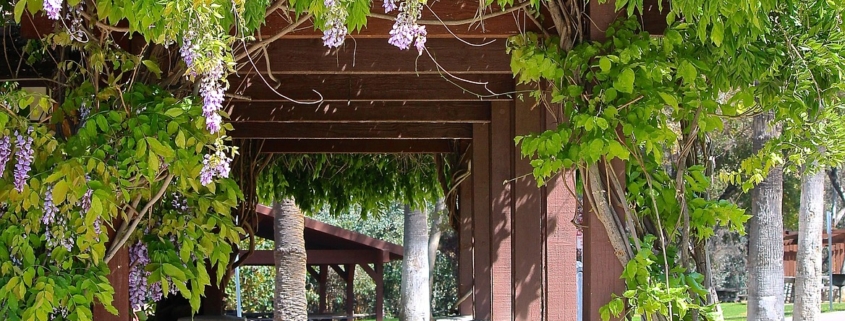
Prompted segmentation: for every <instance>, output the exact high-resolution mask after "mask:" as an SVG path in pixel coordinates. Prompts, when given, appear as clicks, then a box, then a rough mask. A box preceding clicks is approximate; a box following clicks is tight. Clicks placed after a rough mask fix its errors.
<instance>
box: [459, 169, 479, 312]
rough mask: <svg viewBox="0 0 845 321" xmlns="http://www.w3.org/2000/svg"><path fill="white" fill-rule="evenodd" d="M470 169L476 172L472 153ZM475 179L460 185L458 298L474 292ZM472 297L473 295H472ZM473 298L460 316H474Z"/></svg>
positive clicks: (466, 301)
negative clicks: (473, 190)
mask: <svg viewBox="0 0 845 321" xmlns="http://www.w3.org/2000/svg"><path fill="white" fill-rule="evenodd" d="M467 157H469V159H470V160H469V162H470V166H471V167H470V168H471V169H472V170H474V168H475V164H474V162H473V161H472V153H469V155H468V156H467ZM472 181H473V177H472V176H470V178H469V179H467V180H465V181H464V182H463V183H461V185H460V187H459V188H460V191H459V194H458V197H459V202H458V209H459V211H458V212H459V215H460V221H459V222H458V225H459V233H458V242H459V248H458V260H459V262H458V282H459V283H458V298H459V299H460V298H463V297H465V295H466V294H467V293H469V292H471V291H472V287H473V286H472V284H473V273H474V272H473V259H472V256H473V246H472V224H473V222H472V213H473V207H472V202H473V198H472V195H473V192H472V188H473V187H472ZM470 295H472V294H470ZM472 301H473V300H472V298H467V299H464V300H463V301H462V302H460V304H459V305H458V314H460V315H472Z"/></svg>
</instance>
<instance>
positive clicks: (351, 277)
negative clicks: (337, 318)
mask: <svg viewBox="0 0 845 321" xmlns="http://www.w3.org/2000/svg"><path fill="white" fill-rule="evenodd" d="M344 268H345V269H346V315H347V316H348V318H347V319H346V320H347V321H354V320H355V318H354V317H353V316H354V314H355V265H354V264H346V265H344Z"/></svg>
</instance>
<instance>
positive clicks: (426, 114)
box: [228, 101, 490, 123]
mask: <svg viewBox="0 0 845 321" xmlns="http://www.w3.org/2000/svg"><path fill="white" fill-rule="evenodd" d="M228 109H229V110H230V111H229V115H230V116H231V119H232V122H249V123H256V122H275V123H299V122H320V123H383V122H393V123H489V122H490V105H489V103H488V102H482V101H478V102H444V103H430V102H407V103H406V102H353V103H344V102H337V103H323V104H320V105H296V104H291V103H286V104H285V103H272V102H255V103H253V102H243V103H236V104H231V105H230V106H229V108H228Z"/></svg>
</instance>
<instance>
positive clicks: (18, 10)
mask: <svg viewBox="0 0 845 321" xmlns="http://www.w3.org/2000/svg"><path fill="white" fill-rule="evenodd" d="M25 9H26V0H18V3H16V4H15V22H17V23H21V16H23V11H24V10H25Z"/></svg>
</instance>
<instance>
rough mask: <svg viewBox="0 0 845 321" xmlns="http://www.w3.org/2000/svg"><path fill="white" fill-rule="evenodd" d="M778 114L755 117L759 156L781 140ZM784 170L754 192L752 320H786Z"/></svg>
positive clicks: (750, 235) (750, 232)
mask: <svg viewBox="0 0 845 321" xmlns="http://www.w3.org/2000/svg"><path fill="white" fill-rule="evenodd" d="M773 121H774V112H771V111H770V112H766V113H763V114H760V115H757V116H754V123H753V131H754V133H753V135H754V137H753V144H754V150H755V152H756V151H758V150H760V149H761V148H762V147H763V145H764V144H766V142H767V141H768V140H769V139H772V138H775V137H778V136H780V128H778V127H777V126H776V125H775V124H773ZM782 199H783V168H782V167H775V168H772V169H771V171H770V172H769V176H768V177H766V179H764V180H763V182H761V183H760V184H758V185H757V186H756V187H754V189H753V190H752V191H751V220H750V221H749V223H748V225H749V228H748V320H749V321H770V320H783V301H784V294H783V216H782V213H781V212H782Z"/></svg>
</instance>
